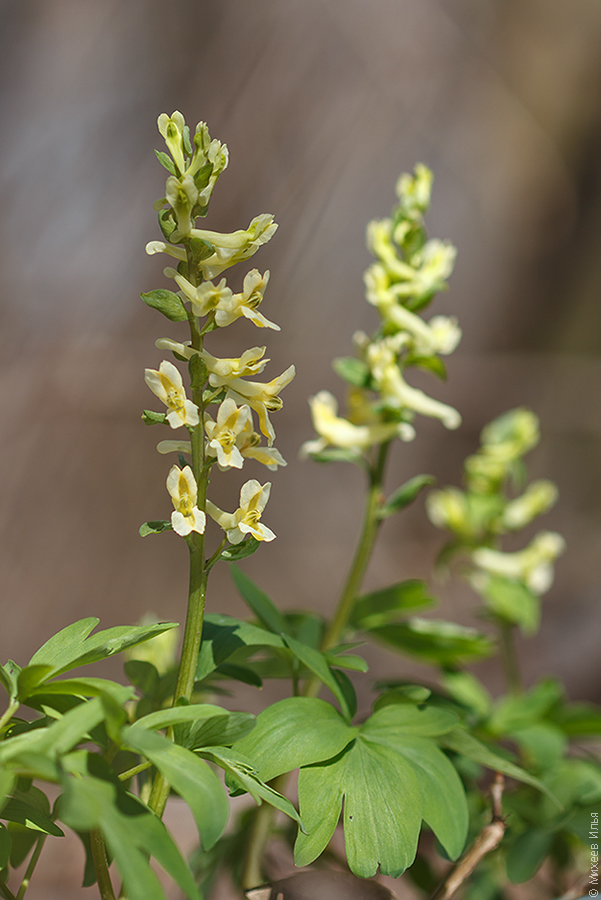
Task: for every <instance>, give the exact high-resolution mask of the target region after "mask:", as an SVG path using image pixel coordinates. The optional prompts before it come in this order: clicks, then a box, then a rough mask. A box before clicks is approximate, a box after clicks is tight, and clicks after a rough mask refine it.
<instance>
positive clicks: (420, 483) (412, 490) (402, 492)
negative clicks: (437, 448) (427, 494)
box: [378, 475, 436, 519]
mask: <svg viewBox="0 0 601 900" xmlns="http://www.w3.org/2000/svg"><path fill="white" fill-rule="evenodd" d="M435 481H436V478H435V477H434V475H416V476H415V477H414V478H410V479H409V481H406V482H405V484H402V485H401V487H400V488H398V489H397V490H396V491H395V492H394V493H393V494H391V495H390V497H389V498H388V500H387V501H386V503H385V504H384V506H383V507H382V508H381V510H380V512H379V514H378V516H379V518H380V519H387V518H388V517H389V516H394V514H395V513H398V512H400V511H401V510H402V509H405V507H406V506H409V505H410V504H411V503H413V502H414V500H416V499H417V497H418V496H419V494H420V493H421V491H423V489H424V488H425V487H428V486H429V485H431V484H434V483H435Z"/></svg>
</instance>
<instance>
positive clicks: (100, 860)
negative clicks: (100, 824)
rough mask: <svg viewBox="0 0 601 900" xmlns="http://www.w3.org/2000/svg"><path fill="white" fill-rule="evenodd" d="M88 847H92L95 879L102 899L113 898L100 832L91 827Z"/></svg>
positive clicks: (108, 899) (111, 899) (113, 893)
mask: <svg viewBox="0 0 601 900" xmlns="http://www.w3.org/2000/svg"><path fill="white" fill-rule="evenodd" d="M90 847H91V849H92V860H93V862H94V869H95V871H96V879H97V881H98V890H99V891H100V896H101V898H102V900H115V892H114V891H113V884H112V882H111V876H110V874H109V864H108V860H107V858H106V847H105V845H104V838H103V837H102V833H101V832H100V831H99V830H98V829H97V828H93V829H92V831H90Z"/></svg>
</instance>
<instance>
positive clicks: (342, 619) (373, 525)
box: [242, 442, 390, 888]
mask: <svg viewBox="0 0 601 900" xmlns="http://www.w3.org/2000/svg"><path fill="white" fill-rule="evenodd" d="M389 448H390V442H387V443H385V444H381V445H380V446H379V448H378V454H377V458H376V462H375V463H374V465H373V466H372V467H371V468H370V470H369V490H368V494H367V501H366V504H365V513H364V516H363V528H362V530H361V536H360V538H359V543H358V544H357V549H356V551H355V556H354V558H353V562H352V564H351V568H350V570H349V573H348V576H347V579H346V582H345V584H344V587H343V589H342V593H341V595H340V600H339V601H338V606H337V607H336V611H335V613H334V618H333V619H332V621H331V623H330V625H329V627H328V629H327V631H326V633H325V635H324V638H323V641H322V644H321V649H322V650H330V649H331V648H332V647H335V646H336V644H338V643H339V641H340V637H341V635H342V633H343V632H344V629H345V628H346V626H347V624H348V621H349V619H350V616H351V613H352V611H353V605H354V603H355V598H356V597H357V594H358V593H359V591H360V589H361V585H362V583H363V578H364V576H365V572H366V571H367V566H368V565H369V561H370V558H371V554H372V551H373V548H374V544H375V541H376V537H377V534H378V527H379V525H380V521H381V520H380V517H379V512H380V508H381V505H382V499H383V494H382V484H383V481H384V472H385V468H386V460H387V457H388V450H389ZM320 688H321V681H320V680H319V679H318V678H316V677H315V676H313V677H312V678H310V679H309V680H308V681H307V683H306V685H305V688H304V690H303V692H302V694H303V696H304V697H315V696H316V695H317V694H318V693H319V690H320ZM288 777H289V776H288V773H286V774H285V775H280V776H279V778H276V779H275V781H274V782H273V783H272V787H273V788H274V789H275V790H276V791H279V792H280V793H283V792H284V790H285V788H286V784H287V783H288ZM274 815H275V810H274V808H273V807H272V806H268V805H267V804H266V803H263V804H262V805H261V806H260V807H259V808H258V809H257V810H256V811H255V815H254V821H253V823H252V826H251V829H250V836H249V841H248V845H247V850H246V855H245V859H244V866H243V872H242V885H243V887H245V888H251V887H256V885H258V884H260V883H261V878H262V868H261V861H262V858H263V853H264V851H265V847H266V845H267V842H268V840H269V835H270V833H271V829H272V827H273V819H274Z"/></svg>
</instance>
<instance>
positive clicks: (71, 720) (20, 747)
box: [0, 697, 104, 780]
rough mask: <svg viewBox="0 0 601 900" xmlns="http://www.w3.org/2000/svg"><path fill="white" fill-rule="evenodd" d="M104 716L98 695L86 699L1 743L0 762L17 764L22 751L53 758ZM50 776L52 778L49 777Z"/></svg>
mask: <svg viewBox="0 0 601 900" xmlns="http://www.w3.org/2000/svg"><path fill="white" fill-rule="evenodd" d="M103 718H104V711H103V708H102V704H101V702H100V700H99V698H98V697H96V698H94V699H93V700H87V701H85V702H83V703H81V704H80V705H79V706H76V707H75V708H74V709H71V710H69V712H67V713H65V715H64V716H62V717H61V718H60V719H59V720H58V721H57V722H55V723H54V724H53V725H50V726H48V728H37V729H35V730H33V731H28V732H25V733H24V734H19V735H17V736H16V737H14V738H11V740H10V741H4V742H2V743H1V744H0V765H2V764H3V763H11V764H12V765H15V764H18V759H17V758H18V757H21V756H22V755H24V754H32V755H33V754H36V755H38V756H42V757H43V756H46V757H49V758H50V760H52V759H55V758H57V757H59V756H61V755H63V754H64V753H67V752H68V751H69V750H71V749H72V748H73V747H74V746H76V744H78V743H79V742H80V741H81V740H82V739H83V738H85V737H87V736H88V735H89V732H90V731H92V729H93V728H95V727H96V726H97V725H98V724H99V723H100V722H101V721H102V720H103ZM50 780H53V779H50Z"/></svg>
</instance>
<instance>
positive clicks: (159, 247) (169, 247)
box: [146, 241, 186, 278]
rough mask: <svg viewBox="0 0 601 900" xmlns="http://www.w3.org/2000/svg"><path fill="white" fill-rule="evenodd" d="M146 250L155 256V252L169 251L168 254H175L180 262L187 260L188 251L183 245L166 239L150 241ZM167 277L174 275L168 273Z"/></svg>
mask: <svg viewBox="0 0 601 900" xmlns="http://www.w3.org/2000/svg"><path fill="white" fill-rule="evenodd" d="M146 252H147V253H148V255H149V256H154V255H155V253H167V254H168V256H173V257H174V258H175V259H178V260H180V262H185V261H186V251H185V250H184V248H183V247H176V246H175V244H167V243H165V241H149V242H148V243H147V244H146ZM167 277H168V278H169V277H173V276H170V275H168V276H167Z"/></svg>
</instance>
